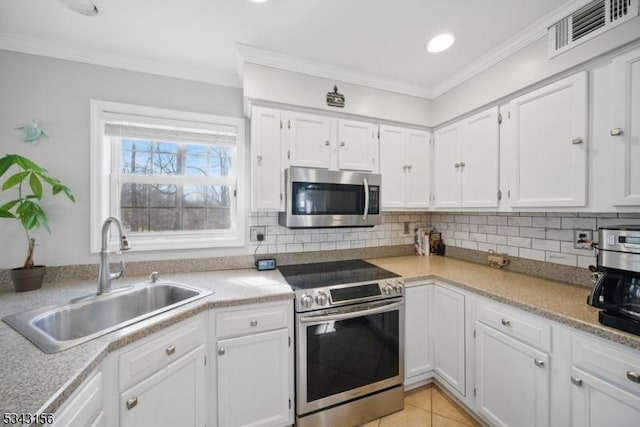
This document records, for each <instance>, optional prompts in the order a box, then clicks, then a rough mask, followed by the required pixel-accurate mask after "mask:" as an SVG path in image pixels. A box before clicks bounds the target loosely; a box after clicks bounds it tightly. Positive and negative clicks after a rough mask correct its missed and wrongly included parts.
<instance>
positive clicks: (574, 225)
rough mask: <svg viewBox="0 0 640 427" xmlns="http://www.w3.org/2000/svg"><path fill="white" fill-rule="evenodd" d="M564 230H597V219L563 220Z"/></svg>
mask: <svg viewBox="0 0 640 427" xmlns="http://www.w3.org/2000/svg"><path fill="white" fill-rule="evenodd" d="M562 228H563V229H565V230H566V229H569V230H577V229H586V230H595V229H596V219H595V218H562Z"/></svg>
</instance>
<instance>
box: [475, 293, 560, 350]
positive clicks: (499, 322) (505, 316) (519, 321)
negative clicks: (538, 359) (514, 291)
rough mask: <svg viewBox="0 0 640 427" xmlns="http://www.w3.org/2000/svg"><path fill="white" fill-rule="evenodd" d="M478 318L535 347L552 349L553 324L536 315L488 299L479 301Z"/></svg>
mask: <svg viewBox="0 0 640 427" xmlns="http://www.w3.org/2000/svg"><path fill="white" fill-rule="evenodd" d="M478 320H479V321H480V322H482V323H484V324H486V325H488V326H491V327H492V328H494V329H497V330H499V331H500V332H502V333H504V334H507V335H509V336H512V337H514V338H517V339H519V340H520V341H522V342H524V343H527V344H529V345H531V346H533V347H535V348H538V349H540V350H543V351H546V352H549V351H551V325H550V324H548V323H545V322H544V321H543V320H542V319H539V318H537V317H536V316H532V315H528V314H527V313H524V312H522V311H520V310H516V309H511V308H509V307H505V306H503V305H499V304H495V303H491V302H488V301H478Z"/></svg>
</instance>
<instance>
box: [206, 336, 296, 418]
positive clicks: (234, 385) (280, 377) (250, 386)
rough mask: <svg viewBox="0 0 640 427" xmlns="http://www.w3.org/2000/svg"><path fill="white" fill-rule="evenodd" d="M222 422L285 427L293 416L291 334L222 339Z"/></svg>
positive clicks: (219, 399)
mask: <svg viewBox="0 0 640 427" xmlns="http://www.w3.org/2000/svg"><path fill="white" fill-rule="evenodd" d="M217 352H218V356H217V358H218V359H217V361H218V362H217V367H218V425H219V426H225V427H237V426H254V427H257V426H282V425H285V424H291V422H292V420H291V417H290V416H289V414H290V407H291V404H292V402H291V396H290V394H289V379H290V375H291V373H290V371H289V333H288V330H287V329H280V330H276V331H271V332H264V333H261V334H254V335H247V336H242V337H239V338H229V339H224V340H218V348H217Z"/></svg>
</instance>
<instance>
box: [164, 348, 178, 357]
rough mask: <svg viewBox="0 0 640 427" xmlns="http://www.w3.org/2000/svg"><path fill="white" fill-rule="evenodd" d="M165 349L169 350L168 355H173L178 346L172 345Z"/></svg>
mask: <svg viewBox="0 0 640 427" xmlns="http://www.w3.org/2000/svg"><path fill="white" fill-rule="evenodd" d="M165 351H166V352H167V356H171V355H172V354H173V353H175V352H176V346H175V345H170V346H169V347H167V349H166V350H165Z"/></svg>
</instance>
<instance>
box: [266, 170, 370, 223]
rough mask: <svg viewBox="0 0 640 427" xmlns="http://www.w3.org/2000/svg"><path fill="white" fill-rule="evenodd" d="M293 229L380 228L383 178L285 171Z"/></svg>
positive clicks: (284, 215)
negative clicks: (377, 226)
mask: <svg viewBox="0 0 640 427" xmlns="http://www.w3.org/2000/svg"><path fill="white" fill-rule="evenodd" d="M284 176H285V177H284V179H285V191H284V192H285V211H284V212H279V215H278V223H279V224H280V225H283V226H285V227H289V228H326V227H373V226H374V225H377V224H380V183H381V181H382V178H381V175H379V174H373V173H361V172H343V171H329V170H325V169H310V168H299V167H291V168H288V169H286V170H285V173H284Z"/></svg>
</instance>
